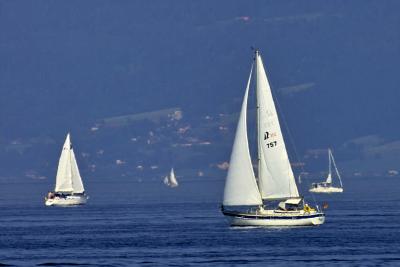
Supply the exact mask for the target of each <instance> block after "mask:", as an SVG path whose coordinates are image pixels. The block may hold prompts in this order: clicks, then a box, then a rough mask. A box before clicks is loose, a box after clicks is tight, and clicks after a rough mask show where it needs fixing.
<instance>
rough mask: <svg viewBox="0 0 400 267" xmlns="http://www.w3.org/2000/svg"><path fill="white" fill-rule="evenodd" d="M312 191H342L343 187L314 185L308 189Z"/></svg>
mask: <svg viewBox="0 0 400 267" xmlns="http://www.w3.org/2000/svg"><path fill="white" fill-rule="evenodd" d="M309 191H310V192H312V193H328V194H329V193H343V188H340V187H315V188H311V189H310V190H309Z"/></svg>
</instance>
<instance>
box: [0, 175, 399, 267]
mask: <svg viewBox="0 0 400 267" xmlns="http://www.w3.org/2000/svg"><path fill="white" fill-rule="evenodd" d="M48 183H49V181H40V182H32V183H31V184H27V186H26V189H25V190H22V189H21V190H22V193H21V194H17V195H15V194H14V193H8V192H11V191H14V190H6V189H5V187H7V186H8V187H9V188H11V189H15V188H17V187H20V186H21V184H18V183H16V184H6V183H3V184H1V186H2V188H1V193H2V197H1V199H0V201H1V204H0V263H1V264H8V265H15V266H71V265H78V266H79V265H82V266H132V265H140V266H239V265H240V266H243V265H245V266H266V265H268V266H299V265H307V266H328V265H330V266H343V265H344V266H400V204H399V203H400V197H399V194H398V192H399V191H400V179H399V178H359V179H358V180H354V181H347V183H345V186H346V185H347V186H346V192H345V193H344V194H342V195H340V194H339V195H331V196H323V197H319V200H320V201H321V202H328V203H329V208H328V210H327V220H326V223H325V224H324V225H322V226H320V227H303V228H275V229H270V228H232V227H229V226H228V225H227V223H226V221H225V220H224V218H223V216H222V215H221V214H220V212H219V203H218V198H219V197H220V195H219V194H220V193H221V190H222V181H206V182H187V183H186V184H185V183H182V186H181V187H180V188H178V189H177V190H176V191H174V190H168V189H165V188H163V187H161V186H159V185H158V184H156V183H147V184H146V183H144V184H138V183H133V182H132V183H129V182H126V184H124V185H123V186H120V187H116V186H114V187H113V186H112V185H113V183H103V184H101V183H98V186H94V183H93V185H92V193H91V199H89V203H88V205H86V206H80V207H70V208H54V207H50V208H46V207H44V206H43V201H42V199H41V197H38V194H39V193H40V191H43V192H42V195H44V194H45V192H46V191H45V189H46V188H48ZM89 184H90V183H89ZM359 185H363V189H360V187H359ZM105 188H107V189H108V193H107V194H105V193H104V192H105V191H104V189H105ZM205 188H208V190H205ZM199 189H200V190H199ZM156 192H157V193H156ZM102 196H103V197H102ZM207 196H208V197H207ZM207 199H208V200H209V201H207ZM151 200H153V201H151Z"/></svg>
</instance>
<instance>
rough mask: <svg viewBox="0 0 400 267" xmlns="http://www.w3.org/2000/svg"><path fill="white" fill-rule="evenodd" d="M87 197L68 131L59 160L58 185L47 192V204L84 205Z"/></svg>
mask: <svg viewBox="0 0 400 267" xmlns="http://www.w3.org/2000/svg"><path fill="white" fill-rule="evenodd" d="M87 199H88V197H87V196H86V195H85V188H84V187H83V183H82V178H81V175H80V173H79V169H78V164H77V163H76V159H75V153H74V150H73V149H72V144H71V139H70V134H69V133H68V135H67V138H66V139H65V143H64V146H63V149H62V151H61V156H60V160H59V162H58V169H57V176H56V187H55V189H54V192H49V193H48V194H47V197H46V198H45V204H46V206H70V205H82V204H85V203H86V201H87Z"/></svg>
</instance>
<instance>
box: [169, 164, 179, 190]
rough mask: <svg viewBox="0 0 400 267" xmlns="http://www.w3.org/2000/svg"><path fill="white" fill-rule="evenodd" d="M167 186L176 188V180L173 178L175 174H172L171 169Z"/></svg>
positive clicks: (172, 170)
mask: <svg viewBox="0 0 400 267" xmlns="http://www.w3.org/2000/svg"><path fill="white" fill-rule="evenodd" d="M168 182H169V186H171V187H176V186H178V181H177V180H176V177H175V173H174V169H173V168H172V169H171V172H170V174H169V181H168Z"/></svg>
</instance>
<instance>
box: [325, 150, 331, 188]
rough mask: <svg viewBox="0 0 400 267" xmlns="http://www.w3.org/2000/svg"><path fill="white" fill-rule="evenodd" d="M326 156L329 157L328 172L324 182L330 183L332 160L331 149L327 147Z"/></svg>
mask: <svg viewBox="0 0 400 267" xmlns="http://www.w3.org/2000/svg"><path fill="white" fill-rule="evenodd" d="M328 158H329V173H328V177H326V183H327V184H331V183H332V160H331V150H330V149H328Z"/></svg>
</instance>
